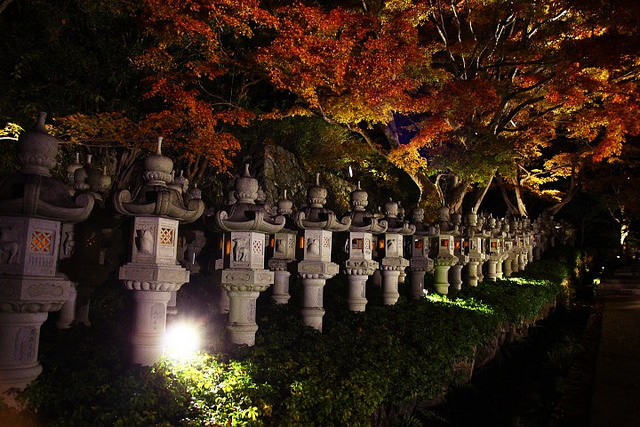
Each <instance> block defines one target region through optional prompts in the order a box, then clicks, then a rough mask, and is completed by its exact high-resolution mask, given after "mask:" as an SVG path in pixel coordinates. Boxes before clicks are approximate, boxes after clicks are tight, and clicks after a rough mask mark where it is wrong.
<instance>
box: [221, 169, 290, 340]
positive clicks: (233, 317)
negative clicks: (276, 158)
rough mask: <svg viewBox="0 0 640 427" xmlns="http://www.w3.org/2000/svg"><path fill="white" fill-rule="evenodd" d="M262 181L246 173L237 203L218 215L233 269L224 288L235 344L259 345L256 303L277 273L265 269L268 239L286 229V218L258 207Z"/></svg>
mask: <svg viewBox="0 0 640 427" xmlns="http://www.w3.org/2000/svg"><path fill="white" fill-rule="evenodd" d="M258 190H259V185H258V180H257V179H255V178H253V177H252V176H251V175H250V174H249V165H248V164H246V165H245V169H244V174H243V175H242V176H239V177H237V178H236V180H235V199H236V202H235V203H234V204H232V205H230V206H229V208H228V210H220V211H218V212H216V213H215V216H214V221H215V225H216V227H217V228H218V229H220V230H222V231H224V232H225V240H226V242H227V246H226V247H227V248H228V252H229V253H228V255H229V266H228V267H227V268H224V269H223V270H222V279H221V281H222V287H223V288H224V289H225V290H226V291H227V295H228V296H229V321H228V325H227V330H228V331H229V338H230V340H231V342H232V343H233V344H246V345H248V346H253V345H254V344H255V338H256V332H257V331H258V325H257V324H256V301H257V299H258V297H259V296H260V292H262V291H265V290H267V289H268V288H269V286H271V285H272V284H273V282H274V273H273V271H269V270H267V269H265V254H266V247H265V246H266V245H265V242H266V237H267V235H269V234H274V233H277V232H279V231H281V230H282V228H283V227H284V225H285V218H284V217H283V216H272V215H270V213H269V212H268V211H267V210H266V209H265V207H264V206H263V205H261V204H256V202H255V201H256V199H257V197H258Z"/></svg>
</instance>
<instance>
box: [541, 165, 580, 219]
mask: <svg viewBox="0 0 640 427" xmlns="http://www.w3.org/2000/svg"><path fill="white" fill-rule="evenodd" d="M574 172H575V169H574ZM579 188H580V181H579V180H578V177H577V176H576V174H575V173H572V174H571V181H570V183H569V189H568V190H567V192H566V193H565V195H564V197H563V198H562V200H560V201H559V202H558V203H556V204H555V205H553V206H551V207H549V208H548V209H547V212H548V213H549V214H550V215H555V214H557V213H558V212H560V209H562V208H564V207H565V206H566V205H567V203H569V202H570V201H571V200H572V199H573V197H574V196H575V195H576V194H577V193H578V189H579Z"/></svg>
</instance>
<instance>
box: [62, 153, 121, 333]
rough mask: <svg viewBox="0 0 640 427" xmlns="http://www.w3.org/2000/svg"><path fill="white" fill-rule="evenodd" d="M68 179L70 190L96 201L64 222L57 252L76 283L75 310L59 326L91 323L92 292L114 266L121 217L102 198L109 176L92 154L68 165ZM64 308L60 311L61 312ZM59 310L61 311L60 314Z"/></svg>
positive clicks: (109, 184)
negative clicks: (87, 212) (81, 217)
mask: <svg viewBox="0 0 640 427" xmlns="http://www.w3.org/2000/svg"><path fill="white" fill-rule="evenodd" d="M67 179H68V181H69V180H70V181H69V184H70V185H71V186H72V187H73V190H72V193H74V194H80V193H81V192H88V193H90V194H91V195H92V196H93V197H94V199H95V200H96V206H95V207H94V209H93V211H92V212H91V216H90V217H89V218H88V219H87V220H86V221H83V222H80V223H77V224H63V240H62V246H61V251H60V252H61V254H60V267H59V268H60V270H61V271H62V272H64V273H65V274H66V275H67V276H68V277H69V278H70V279H71V280H73V281H74V282H76V284H77V300H76V301H73V300H70V301H69V304H70V305H73V304H74V303H75V313H69V314H70V316H69V317H67V319H66V320H65V319H63V317H62V316H61V317H60V319H59V325H58V326H59V327H68V326H70V323H69V320H70V321H73V323H75V324H82V325H85V326H90V325H91V322H90V319H89V308H90V301H91V295H92V294H93V292H94V291H95V289H96V287H97V286H99V285H100V284H102V283H104V282H105V281H106V280H107V278H108V276H109V274H110V273H111V272H112V271H113V270H114V268H115V267H116V266H117V262H118V261H117V260H118V259H119V255H120V253H118V252H117V251H118V248H119V247H121V245H119V244H117V243H120V242H119V240H120V239H121V235H120V233H119V229H120V227H119V226H120V220H119V219H118V218H116V216H115V215H113V212H112V211H110V210H109V209H108V206H107V205H106V204H105V200H106V199H107V198H108V193H109V191H110V188H111V177H110V176H109V175H107V171H106V167H105V168H103V169H102V170H100V169H98V168H96V167H95V166H94V164H93V163H92V156H91V154H87V156H86V163H85V164H84V165H82V164H81V163H80V157H79V155H78V153H76V161H75V163H72V164H71V165H69V166H68V167H67ZM64 310H65V308H63V310H62V311H64ZM62 311H61V314H62Z"/></svg>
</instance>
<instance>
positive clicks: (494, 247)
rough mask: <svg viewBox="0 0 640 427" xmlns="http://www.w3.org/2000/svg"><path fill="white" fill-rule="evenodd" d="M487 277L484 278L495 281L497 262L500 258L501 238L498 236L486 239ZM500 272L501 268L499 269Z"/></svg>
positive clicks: (496, 277)
mask: <svg viewBox="0 0 640 427" xmlns="http://www.w3.org/2000/svg"><path fill="white" fill-rule="evenodd" d="M487 242H488V247H487V254H486V255H487V277H486V279H487V280H489V281H491V282H495V281H496V280H498V279H500V278H501V277H498V263H500V262H501V260H502V240H501V239H498V238H489V239H487ZM500 274H502V270H501V271H500Z"/></svg>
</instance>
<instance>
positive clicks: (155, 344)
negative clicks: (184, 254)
mask: <svg viewBox="0 0 640 427" xmlns="http://www.w3.org/2000/svg"><path fill="white" fill-rule="evenodd" d="M177 236H178V221H177V220H174V219H168V218H161V217H136V218H135V221H134V234H133V244H132V255H131V262H129V263H127V264H125V265H124V266H122V267H120V272H119V278H120V280H122V282H123V283H124V285H125V287H126V289H128V290H130V291H133V293H134V294H133V298H134V301H135V309H134V324H133V331H132V332H131V335H130V337H129V341H130V343H131V346H132V359H131V362H132V363H134V364H139V365H143V366H150V365H153V364H154V363H156V362H157V361H158V360H160V357H161V356H162V354H163V351H164V348H163V346H164V343H163V340H164V333H165V329H166V316H167V305H168V303H169V300H170V298H171V292H176V291H177V290H178V289H180V287H181V286H182V285H183V284H184V283H187V282H188V281H189V271H188V270H186V269H185V268H182V267H181V266H180V265H178V263H177V258H176V249H177Z"/></svg>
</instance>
